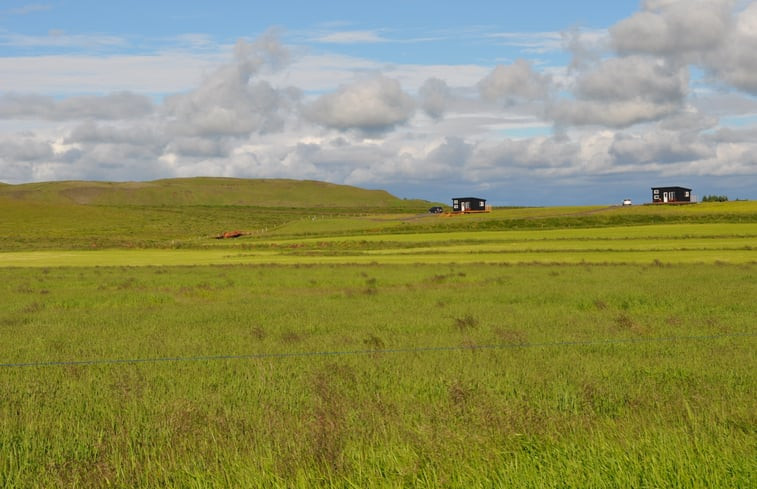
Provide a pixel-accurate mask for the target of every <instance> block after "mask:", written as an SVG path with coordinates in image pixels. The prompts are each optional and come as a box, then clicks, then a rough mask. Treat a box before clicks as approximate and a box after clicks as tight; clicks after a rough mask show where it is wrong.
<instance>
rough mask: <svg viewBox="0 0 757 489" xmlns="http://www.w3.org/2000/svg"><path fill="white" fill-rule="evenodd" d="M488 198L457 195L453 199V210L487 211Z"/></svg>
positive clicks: (464, 211) (463, 211)
mask: <svg viewBox="0 0 757 489" xmlns="http://www.w3.org/2000/svg"><path fill="white" fill-rule="evenodd" d="M488 210H489V209H488V208H487V207H486V199H482V198H480V197H455V198H453V199H452V212H462V213H466V212H486V211H488Z"/></svg>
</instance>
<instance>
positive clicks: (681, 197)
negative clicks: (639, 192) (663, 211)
mask: <svg viewBox="0 0 757 489" xmlns="http://www.w3.org/2000/svg"><path fill="white" fill-rule="evenodd" d="M673 202H691V189H690V188H685V187H652V203H653V204H668V203H673Z"/></svg>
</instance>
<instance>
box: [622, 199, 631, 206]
mask: <svg viewBox="0 0 757 489" xmlns="http://www.w3.org/2000/svg"><path fill="white" fill-rule="evenodd" d="M623 205H631V199H623Z"/></svg>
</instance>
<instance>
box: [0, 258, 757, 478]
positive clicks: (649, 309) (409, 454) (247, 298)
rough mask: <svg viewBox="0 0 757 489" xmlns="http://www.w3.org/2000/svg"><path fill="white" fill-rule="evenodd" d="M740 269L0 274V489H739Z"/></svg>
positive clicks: (303, 268)
mask: <svg viewBox="0 0 757 489" xmlns="http://www.w3.org/2000/svg"><path fill="white" fill-rule="evenodd" d="M756 277H757V275H756V274H755V265H754V264H739V265H728V264H722V263H721V264H697V265H686V264H675V265H672V264H662V263H656V264H646V265H587V264H579V265H536V264H531V265H508V264H432V265H430V264H429V265H427V264H408V263H405V264H402V265H390V264H372V265H371V264H366V265H343V264H339V265H337V264H334V265H329V264H322V265H303V264H299V265H270V264H269V265H225V266H216V265H206V266H152V267H148V266H145V267H122V266H102V267H44V268H43V267H24V268H8V267H3V268H0V297H2V298H3V300H2V301H0V364H1V365H0V376H2V382H0V487H4V488H48V487H81V488H90V487H91V488H95V487H119V488H127V487H128V488H142V487H143V488H148V487H149V488H152V487H175V488H180V487H217V488H221V487H223V488H236V487H261V488H263V487H266V488H267V487H303V488H305V487H423V488H436V487H460V488H463V487H465V488H467V487H534V488H536V487H540V488H541V487H547V488H550V487H554V488H557V487H577V488H584V487H617V488H625V487H749V486H751V485H752V484H751V483H752V482H753V481H754V477H755V474H757V463H756V462H755V461H756V460H757V430H756V428H755V427H756V426H757V417H755V412H757V411H755V409H754V407H755V399H754V392H755V391H756V390H757V377H756V376H755V372H756V371H757V368H755V367H757V362H756V359H755V355H754V352H755V347H757V343H756V341H755V334H756V333H757V331H755V328H754V324H755V323H754V319H755V313H756V312H757V310H756V309H755V305H754V301H753V298H754V297H755V296H756V295H757V280H756Z"/></svg>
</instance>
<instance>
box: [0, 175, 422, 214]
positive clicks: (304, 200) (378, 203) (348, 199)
mask: <svg viewBox="0 0 757 489" xmlns="http://www.w3.org/2000/svg"><path fill="white" fill-rule="evenodd" d="M0 198H6V199H12V200H20V201H28V202H44V203H48V204H82V205H134V206H189V205H239V206H259V207H295V208H299V207H323V208H335V207H339V208H344V207H370V208H377V207H378V208H381V207H389V208H391V207H398V206H407V204H408V202H407V201H405V200H402V199H399V198H398V197H395V196H393V195H391V194H390V193H388V192H386V191H384V190H366V189H362V188H358V187H352V186H349V185H337V184H334V183H327V182H319V181H314V180H291V179H244V178H223V177H193V178H172V179H163V180H154V181H149V182H98V181H58V182H39V183H26V184H20V185H8V184H2V185H0ZM418 202H422V201H418Z"/></svg>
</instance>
